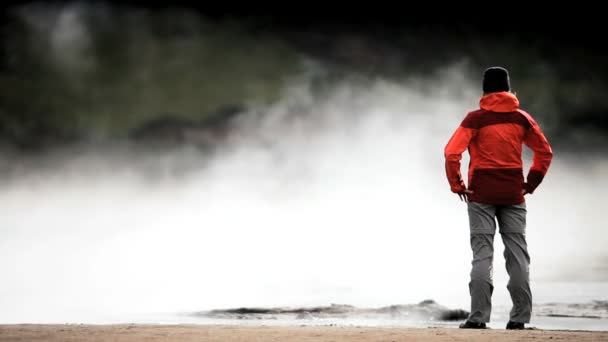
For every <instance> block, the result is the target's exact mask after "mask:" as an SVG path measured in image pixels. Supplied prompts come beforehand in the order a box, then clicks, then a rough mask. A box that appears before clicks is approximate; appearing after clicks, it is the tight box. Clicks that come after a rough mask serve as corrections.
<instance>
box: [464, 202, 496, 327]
mask: <svg viewBox="0 0 608 342" xmlns="http://www.w3.org/2000/svg"><path fill="white" fill-rule="evenodd" d="M494 215H495V207H494V206H491V205H486V204H479V203H469V224H470V229H471V235H470V238H471V250H472V252H473V261H472V263H471V264H472V268H471V280H470V282H469V292H470V295H471V313H470V314H469V317H468V320H469V321H471V322H476V323H487V322H489V321H490V315H491V312H492V292H493V291H494V286H493V283H492V264H493V258H494V233H495V230H496V222H495V221H494Z"/></svg>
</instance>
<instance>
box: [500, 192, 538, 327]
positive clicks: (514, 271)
mask: <svg viewBox="0 0 608 342" xmlns="http://www.w3.org/2000/svg"><path fill="white" fill-rule="evenodd" d="M497 216H498V218H499V220H498V222H499V225H500V234H501V237H502V241H503V243H504V245H505V253H504V256H505V266H506V269H507V273H508V274H509V283H508V284H507V289H508V290H509V294H510V295H511V300H512V302H513V308H512V309H511V313H510V320H511V321H513V322H519V323H529V322H530V316H531V314H532V291H531V290H530V270H529V265H530V255H529V254H528V246H527V243H526V234H525V228H526V207H525V204H521V205H515V206H508V207H503V208H501V209H499V211H498V213H497Z"/></svg>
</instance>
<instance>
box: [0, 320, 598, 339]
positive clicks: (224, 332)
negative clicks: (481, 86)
mask: <svg viewBox="0 0 608 342" xmlns="http://www.w3.org/2000/svg"><path fill="white" fill-rule="evenodd" d="M521 340H534V341H608V331H606V332H589V331H555V330H525V331H507V330H502V329H494V330H490V329H488V330H460V329H456V328H448V329H446V328H427V329H424V328H420V329H403V328H367V327H335V326H334V327H331V326H330V327H311V326H302V327H300V326H292V327H270V326H258V327H244V326H216V325H214V326H209V325H30V324H26V325H0V341H1V342H4V341H50V342H54V341H62V342H63V341H66V342H68V341H83V342H87V341H117V342H122V341H125V342H127V341H129V342H131V341H137V342H139V341H237V342H238V341H286V342H289V341H335V342H341V341H389V342H390V341H492V342H500V341H521Z"/></svg>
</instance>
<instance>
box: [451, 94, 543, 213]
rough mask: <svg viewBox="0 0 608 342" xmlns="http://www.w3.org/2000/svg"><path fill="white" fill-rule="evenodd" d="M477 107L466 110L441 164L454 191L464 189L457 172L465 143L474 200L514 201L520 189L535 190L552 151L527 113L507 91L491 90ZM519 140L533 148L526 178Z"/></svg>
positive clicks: (520, 198)
mask: <svg viewBox="0 0 608 342" xmlns="http://www.w3.org/2000/svg"><path fill="white" fill-rule="evenodd" d="M479 106H480V107H481V109H479V110H476V111H473V112H470V113H468V115H467V116H466V117H465V118H464V120H463V121H462V123H461V124H460V126H459V127H458V128H457V129H456V131H455V132H454V134H453V135H452V137H451V139H450V141H449V142H448V143H447V145H446V146H445V151H444V153H445V170H446V175H447V178H448V182H449V183H450V187H451V189H452V192H455V193H461V192H463V191H464V190H466V189H467V188H466V186H465V184H464V181H463V180H462V176H461V174H460V160H461V159H462V153H463V152H464V151H465V150H466V149H468V150H469V155H470V164H469V172H468V176H469V177H468V178H469V179H468V183H469V187H468V189H469V190H471V191H473V194H471V195H470V196H469V200H470V201H472V202H480V203H487V204H495V205H512V204H520V203H523V202H524V196H523V191H522V190H523V189H525V190H526V191H527V192H528V193H532V192H534V190H535V189H536V187H538V185H539V184H540V183H541V182H542V180H543V178H544V177H545V175H546V173H547V170H548V169H549V165H550V164H551V160H552V158H553V152H552V151H551V146H550V145H549V142H548V141H547V139H546V138H545V136H544V134H543V132H542V131H541V129H540V127H539V126H538V124H537V123H536V121H534V119H533V118H532V117H531V116H530V114H528V113H526V112H524V111H523V110H521V109H519V100H517V97H516V96H515V95H514V94H512V93H509V92H498V93H490V94H487V95H485V96H483V97H482V98H481V99H480V100H479ZM522 144H525V145H526V146H528V147H529V148H530V149H531V150H532V151H533V152H534V157H533V162H532V166H531V167H530V171H529V172H528V176H527V182H525V181H524V176H523V162H522Z"/></svg>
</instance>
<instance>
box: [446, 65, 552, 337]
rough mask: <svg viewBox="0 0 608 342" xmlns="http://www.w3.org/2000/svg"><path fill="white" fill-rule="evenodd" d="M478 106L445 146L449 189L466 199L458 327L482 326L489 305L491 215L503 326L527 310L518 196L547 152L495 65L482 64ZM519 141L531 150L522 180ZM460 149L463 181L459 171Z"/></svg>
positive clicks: (529, 188) (518, 324) (538, 173)
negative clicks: (501, 278) (466, 250)
mask: <svg viewBox="0 0 608 342" xmlns="http://www.w3.org/2000/svg"><path fill="white" fill-rule="evenodd" d="M482 90H483V95H482V96H481V99H480V100H479V106H480V109H478V110H475V111H472V112H469V113H468V114H467V115H466V117H465V118H464V120H463V121H462V123H461V124H460V126H459V127H458V128H457V129H456V131H455V132H454V133H453V135H452V137H451V138H450V139H449V141H448V143H447V145H446V146H445V151H444V155H445V168H446V176H447V179H448V182H449V185H450V188H451V191H452V192H454V193H456V194H458V196H459V197H460V199H461V200H462V201H465V202H467V206H468V217H469V228H470V243H471V249H472V251H473V260H472V263H471V264H472V268H471V273H470V282H469V292H470V296H471V312H470V314H469V316H468V318H467V320H466V321H465V322H464V323H462V324H461V325H460V328H467V329H485V328H486V323H488V322H489V321H490V314H491V310H492V292H493V290H494V286H493V283H492V263H493V254H494V247H493V243H494V235H495V232H496V220H497V221H498V226H499V231H500V235H501V237H502V241H503V244H504V246H505V251H504V257H505V264H506V270H507V273H508V275H509V281H508V284H507V289H508V291H509V294H510V296H511V300H512V302H513V307H512V309H511V311H510V314H509V321H508V323H507V326H506V328H507V329H524V328H525V324H526V323H529V322H530V316H531V313H532V293H531V290H530V275H529V273H530V272H529V264H530V256H529V254H528V248H527V243H526V235H525V231H526V214H527V208H526V202H525V199H524V195H528V194H532V193H534V191H535V190H536V188H537V187H538V186H539V185H540V183H541V182H542V181H543V179H544V177H545V175H546V173H547V171H548V169H549V166H550V164H551V160H552V158H553V152H552V150H551V146H550V145H549V142H548V141H547V139H546V137H545V135H544V134H543V132H542V130H541V129H540V127H539V125H538V124H537V123H536V121H535V120H534V118H533V117H532V116H531V115H530V114H528V113H527V112H525V111H523V110H522V109H520V108H519V100H518V98H517V96H516V95H515V94H514V93H513V92H511V84H510V78H509V72H508V70H507V69H505V68H503V67H490V68H488V69H486V70H484V73H483V80H482ZM522 144H525V145H526V146H527V147H529V148H530V149H531V150H532V151H533V160H532V165H531V167H530V169H529V171H528V174H527V177H526V180H524V174H523V162H522V146H523V145H522ZM465 150H468V152H469V156H470V163H469V168H468V187H467V186H466V185H465V183H464V181H463V179H462V175H461V172H460V161H461V159H462V153H463V152H464V151H465Z"/></svg>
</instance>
